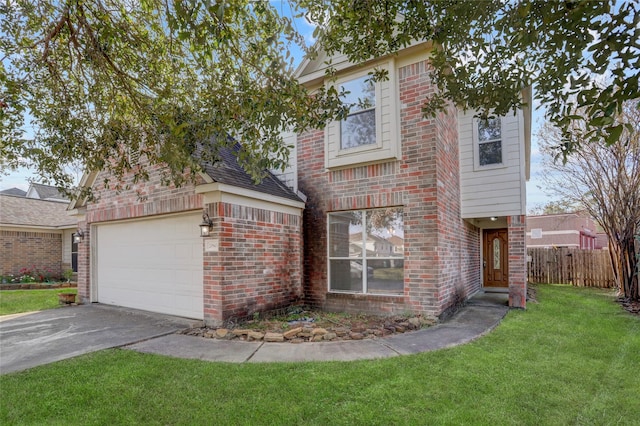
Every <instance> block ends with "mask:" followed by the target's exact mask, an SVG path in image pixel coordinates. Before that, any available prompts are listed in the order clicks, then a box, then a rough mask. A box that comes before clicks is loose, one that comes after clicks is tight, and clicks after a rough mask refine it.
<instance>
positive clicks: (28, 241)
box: [0, 230, 62, 278]
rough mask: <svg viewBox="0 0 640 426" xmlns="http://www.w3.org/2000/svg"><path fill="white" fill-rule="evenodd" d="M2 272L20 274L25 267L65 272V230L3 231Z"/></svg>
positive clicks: (58, 273) (55, 274)
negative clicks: (60, 231)
mask: <svg viewBox="0 0 640 426" xmlns="http://www.w3.org/2000/svg"><path fill="white" fill-rule="evenodd" d="M0 247H2V256H1V258H0V275H9V274H12V275H18V274H19V272H20V270H21V269H22V268H30V269H38V270H40V271H44V270H49V271H51V275H52V276H53V277H54V278H60V277H61V276H62V234H60V233H53V232H29V231H10V230H3V231H0Z"/></svg>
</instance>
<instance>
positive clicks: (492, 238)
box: [483, 229, 509, 287]
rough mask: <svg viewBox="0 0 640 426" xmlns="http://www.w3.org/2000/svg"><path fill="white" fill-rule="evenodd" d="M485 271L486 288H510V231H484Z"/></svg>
mask: <svg viewBox="0 0 640 426" xmlns="http://www.w3.org/2000/svg"><path fill="white" fill-rule="evenodd" d="M483 255H484V259H483V269H484V286H485V287H509V253H508V231H507V230H506V229H486V230H485V231H484V250H483Z"/></svg>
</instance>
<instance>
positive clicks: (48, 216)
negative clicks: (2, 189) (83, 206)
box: [0, 195, 78, 228]
mask: <svg viewBox="0 0 640 426" xmlns="http://www.w3.org/2000/svg"><path fill="white" fill-rule="evenodd" d="M77 223H78V220H77V219H76V218H75V217H73V216H69V214H68V213H67V204H66V203H60V202H55V201H45V200H38V199H35V198H25V197H16V196H11V195H0V225H20V226H38V227H46V228H70V227H73V226H75V225H76V224H77Z"/></svg>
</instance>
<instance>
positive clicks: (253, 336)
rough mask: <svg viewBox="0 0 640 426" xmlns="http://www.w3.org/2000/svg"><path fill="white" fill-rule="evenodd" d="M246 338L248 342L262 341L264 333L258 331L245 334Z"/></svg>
mask: <svg viewBox="0 0 640 426" xmlns="http://www.w3.org/2000/svg"><path fill="white" fill-rule="evenodd" d="M247 338H248V339H249V340H262V339H263V338H264V333H261V332H259V331H250V332H249V333H247Z"/></svg>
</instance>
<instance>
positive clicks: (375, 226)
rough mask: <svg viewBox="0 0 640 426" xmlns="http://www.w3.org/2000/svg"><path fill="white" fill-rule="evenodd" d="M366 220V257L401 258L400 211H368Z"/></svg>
mask: <svg viewBox="0 0 640 426" xmlns="http://www.w3.org/2000/svg"><path fill="white" fill-rule="evenodd" d="M366 219H367V243H366V247H367V257H403V256H404V249H403V248H401V246H403V242H404V240H403V237H404V227H403V223H402V209H400V208H397V207H394V208H389V209H379V210H369V211H367V213H366Z"/></svg>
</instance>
